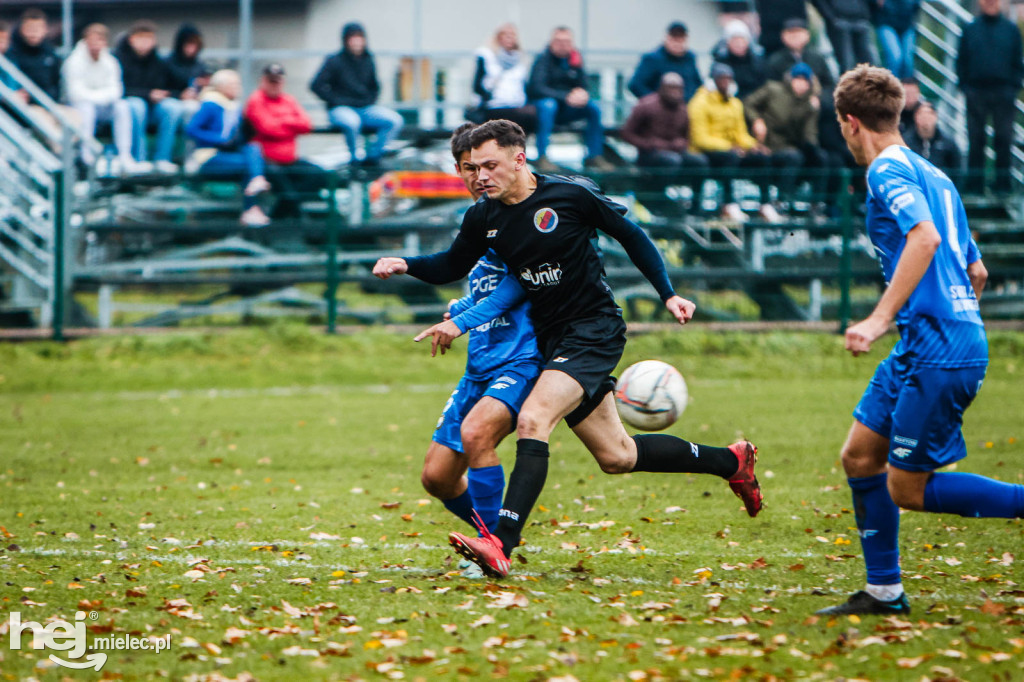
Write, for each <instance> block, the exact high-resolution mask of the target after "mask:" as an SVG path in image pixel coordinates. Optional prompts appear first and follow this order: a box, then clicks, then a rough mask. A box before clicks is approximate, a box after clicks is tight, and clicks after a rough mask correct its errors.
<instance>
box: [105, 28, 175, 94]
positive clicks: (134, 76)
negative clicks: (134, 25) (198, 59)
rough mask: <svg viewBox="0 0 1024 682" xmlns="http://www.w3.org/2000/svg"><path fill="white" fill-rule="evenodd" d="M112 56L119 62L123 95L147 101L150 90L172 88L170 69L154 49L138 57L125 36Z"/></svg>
mask: <svg viewBox="0 0 1024 682" xmlns="http://www.w3.org/2000/svg"><path fill="white" fill-rule="evenodd" d="M114 56H115V57H117V61H119V62H121V80H122V81H123V82H124V96H125V97H141V98H142V99H144V100H146V101H149V92H150V91H151V90H173V88H172V87H171V85H172V83H171V70H170V69H169V68H168V67H167V62H165V61H164V60H163V59H161V58H160V55H158V54H157V51H156V49H154V50H153V51H152V52H150V53H149V54H148V55H146V56H145V57H140V56H139V55H138V54H136V52H135V50H133V49H132V48H131V45H129V44H128V36H125V37H124V38H122V39H121V41H120V42H119V43H118V44H117V47H116V48H115V49H114Z"/></svg>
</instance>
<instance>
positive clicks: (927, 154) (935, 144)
mask: <svg viewBox="0 0 1024 682" xmlns="http://www.w3.org/2000/svg"><path fill="white" fill-rule="evenodd" d="M903 140H904V141H905V142H906V143H907V146H908V147H910V148H911V149H913V150H914V151H915V152H917V153H918V154H920V155H921V156H923V157H924V158H926V159H928V160H929V161H931V162H932V163H933V164H935V165H936V166H937V167H938V168H940V169H941V170H943V171H944V172H945V173H946V175H948V176H949V177H950V178H951V179H952V180H953V182H957V180H958V179H959V177H960V162H961V159H962V157H963V154H962V153H961V152H960V148H959V147H957V146H956V142H954V141H953V139H952V138H950V137H947V136H946V135H945V134H943V132H942V130H941V129H940V128H939V115H938V113H937V112H936V111H935V107H934V106H932V103H931V102H928V101H927V100H921V102H920V104H918V106H917V109H916V111H915V112H914V125H913V126H912V127H911V128H910V129H909V130H908V131H906V132H905V133H903Z"/></svg>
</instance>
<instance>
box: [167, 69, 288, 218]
mask: <svg viewBox="0 0 1024 682" xmlns="http://www.w3.org/2000/svg"><path fill="white" fill-rule="evenodd" d="M241 95H242V78H241V76H239V75H238V72H236V71H231V70H230V69H222V70H220V71H218V72H216V73H215V74H213V76H211V77H210V85H209V87H207V88H206V89H204V90H203V92H202V94H201V95H200V96H199V101H200V106H199V111H197V112H196V115H195V116H193V117H192V120H191V121H189V123H188V126H187V127H186V128H185V134H186V135H188V136H189V137H190V138H191V139H192V140H193V141H194V142H195V144H196V149H195V151H194V152H192V156H191V157H190V158H189V160H188V163H187V164H186V167H187V169H188V170H190V171H193V170H194V171H195V172H197V173H199V174H200V175H204V176H210V177H224V176H227V177H236V176H239V175H241V176H243V177H244V178H245V185H244V190H243V195H244V197H245V198H244V209H243V212H242V215H241V218H240V220H241V223H242V224H243V225H245V226H247V227H264V226H266V225H268V224H269V223H270V219H269V218H268V217H267V215H266V213H264V212H263V209H262V208H260V206H259V203H258V197H259V195H260V194H262V193H263V192H266V191H267V190H269V189H270V183H269V182H268V181H267V177H266V161H264V159H263V152H262V150H261V149H260V146H259V144H257V143H256V142H247V141H246V140H245V139H244V135H243V133H242V109H241V104H240V97H241Z"/></svg>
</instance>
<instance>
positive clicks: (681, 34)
mask: <svg viewBox="0 0 1024 682" xmlns="http://www.w3.org/2000/svg"><path fill="white" fill-rule="evenodd" d="M689 36H690V32H689V29H687V28H686V24H684V23H683V22H681V21H674V22H672V23H671V24H670V25H669V27H668V29H667V30H666V31H665V40H664V41H663V42H662V44H661V46H660V47H658V48H657V49H655V50H653V51H652V52H648V53H647V54H645V55H644V56H643V57H641V58H640V63H639V64H638V65H637V67H636V71H634V72H633V77H632V78H630V79H629V86H628V87H629V91H630V92H631V93H633V94H634V95H635V96H636V97H637V98H638V99H639V98H641V97H646V96H647V95H649V94H651V93H652V92H655V91H656V90H657V89H658V87H659V85H660V83H661V77H662V76H664V75H665V74H666V73H668V72H670V71H671V72H673V73H678V74H679V75H680V76H682V77H683V84H684V87H683V96H684V98H685V99H686V101H687V102H689V101H690V99H691V98H692V97H693V93H695V92H697V88H699V87H700V81H701V76H700V71H699V70H698V69H697V58H696V57H694V55H693V52H691V51H690V49H689V45H688V42H689Z"/></svg>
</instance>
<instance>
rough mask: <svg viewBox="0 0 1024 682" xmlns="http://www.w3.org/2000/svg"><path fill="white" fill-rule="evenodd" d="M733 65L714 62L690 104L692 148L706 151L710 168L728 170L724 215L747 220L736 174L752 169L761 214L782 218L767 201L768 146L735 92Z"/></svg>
mask: <svg viewBox="0 0 1024 682" xmlns="http://www.w3.org/2000/svg"><path fill="white" fill-rule="evenodd" d="M735 87H736V86H735V83H734V81H733V73H732V68H731V67H729V66H728V65H726V64H712V66H711V80H710V81H709V82H708V84H707V85H705V86H703V87H701V88H700V89H698V90H697V94H696V95H694V96H693V99H692V100H690V104H689V114H690V148H691V149H692V150H693V151H694V152H698V153H700V154H703V155H704V156H705V157H706V158H707V160H708V163H709V164H710V166H711V168H716V169H722V170H724V171H725V179H724V180H720V184H721V185H722V217H723V218H725V219H727V220H730V221H733V222H737V223H744V222H746V221H747V216H746V214H745V213H743V211H742V209H741V208H740V205H739V204H738V203H737V202H736V200H735V197H734V191H733V190H734V188H733V178H735V177H736V171H737V170H738V169H741V168H742V169H746V170H751V171H753V173H754V175H755V176H756V177H755V182H756V183H757V185H758V188H759V189H760V191H761V198H762V204H761V216H762V217H763V218H764V219H765V220H766V221H768V222H773V223H774V222H779V221H780V220H781V218H780V216H779V214H778V211H776V210H775V207H774V206H772V205H771V204H770V203H768V201H767V199H768V184H769V183H768V174H767V168H768V165H769V164H770V162H771V161H770V159H769V157H768V148H767V147H765V146H764V145H763V144H762V143H760V142H758V141H757V139H756V138H755V137H754V136H753V135H751V134H750V131H749V130H748V129H747V120H746V116H745V114H744V111H743V102H742V101H741V100H740V99H739V98H737V97H736V96H734V95H733V92H734V90H735Z"/></svg>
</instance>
